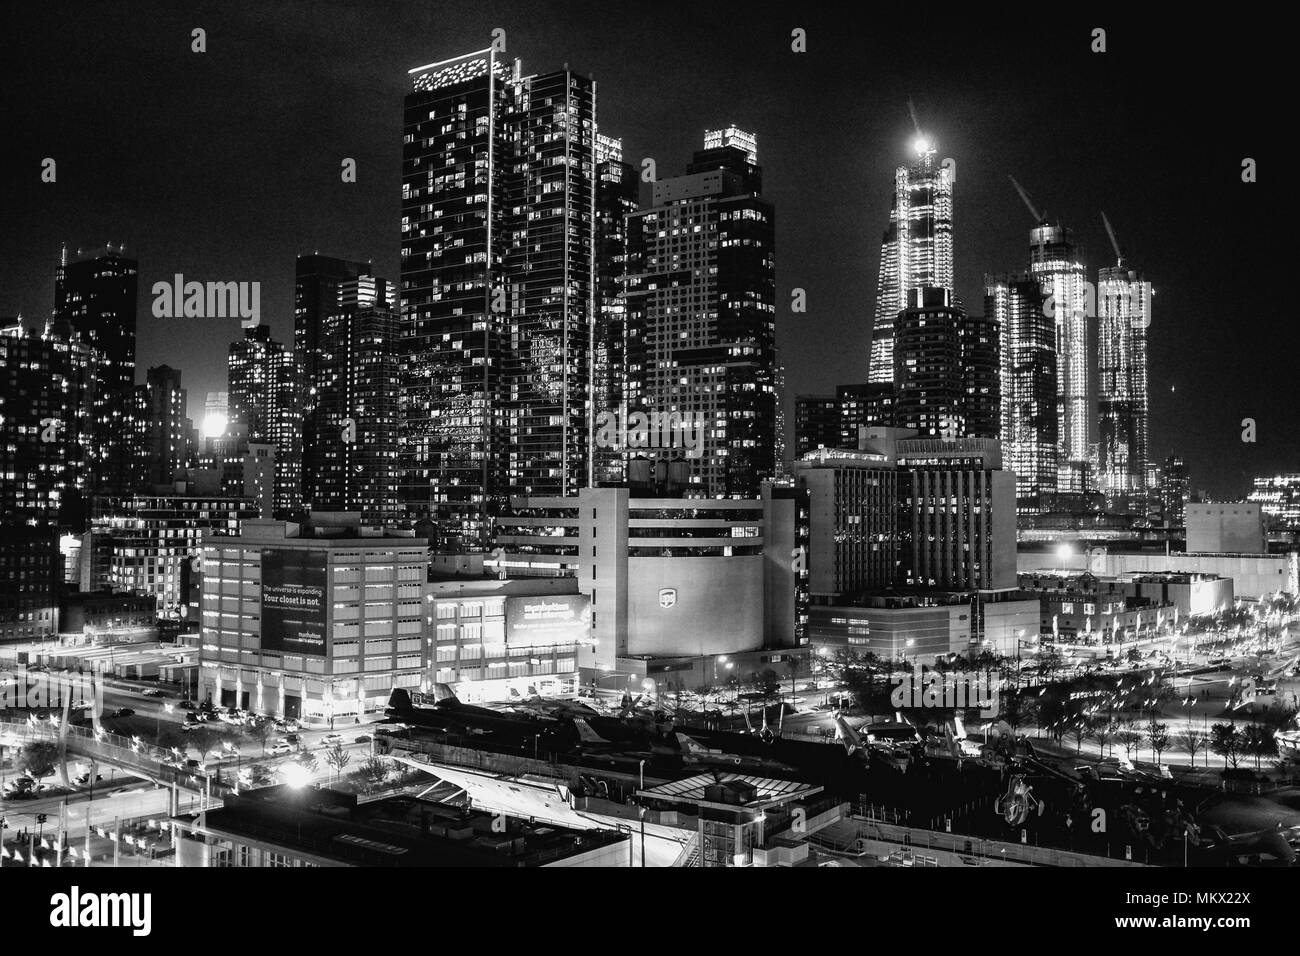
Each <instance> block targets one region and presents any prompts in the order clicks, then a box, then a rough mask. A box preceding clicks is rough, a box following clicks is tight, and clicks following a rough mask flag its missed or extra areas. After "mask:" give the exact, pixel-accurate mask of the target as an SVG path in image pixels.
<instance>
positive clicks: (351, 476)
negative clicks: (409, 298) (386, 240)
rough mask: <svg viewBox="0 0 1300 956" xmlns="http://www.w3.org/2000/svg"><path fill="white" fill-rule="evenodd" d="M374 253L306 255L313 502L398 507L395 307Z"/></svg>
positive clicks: (304, 351) (299, 346)
mask: <svg viewBox="0 0 1300 956" xmlns="http://www.w3.org/2000/svg"><path fill="white" fill-rule="evenodd" d="M370 271H371V270H370V267H369V265H368V264H366V263H360V262H348V261H346V260H343V259H335V258H332V257H329V256H321V255H311V256H300V257H299V258H298V267H297V276H296V280H295V287H294V288H295V308H294V354H295V359H296V364H297V366H298V373H299V378H300V385H301V389H302V409H303V423H302V491H303V495H302V500H303V504H304V505H305V506H306V507H308V508H309V509H312V510H315V511H356V512H361V513H362V514H363V515H365V516H366V517H376V518H377V517H383V516H385V515H392V514H394V513H395V512H396V511H397V451H398V444H397V443H398V397H399V380H398V376H399V372H398V353H397V331H398V330H397V326H398V322H397V311H396V307H395V302H394V301H393V290H392V288H391V286H390V284H389V282H388V280H386V279H380V278H376V277H375V276H373V275H371V274H370Z"/></svg>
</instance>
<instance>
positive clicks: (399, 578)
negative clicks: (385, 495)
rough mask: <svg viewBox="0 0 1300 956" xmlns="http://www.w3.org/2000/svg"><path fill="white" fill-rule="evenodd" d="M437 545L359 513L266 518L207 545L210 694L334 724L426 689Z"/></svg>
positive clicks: (205, 671) (206, 678)
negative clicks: (405, 692)
mask: <svg viewBox="0 0 1300 956" xmlns="http://www.w3.org/2000/svg"><path fill="white" fill-rule="evenodd" d="M428 564H429V557H428V549H427V541H426V540H424V539H422V538H416V537H415V536H414V535H413V534H412V533H404V532H398V531H393V530H390V529H385V528H380V527H370V526H363V525H362V524H361V523H360V516H359V515H355V514H321V515H316V516H313V519H312V521H311V522H309V523H307V524H298V523H295V522H287V521H270V520H262V519H255V520H251V521H247V522H245V524H244V527H243V528H242V530H241V532H240V533H239V534H237V535H227V536H218V535H213V536H210V537H206V538H205V539H204V542H203V596H202V621H203V624H202V636H201V650H200V664H201V668H200V677H199V685H200V686H199V693H200V697H201V699H203V700H209V701H211V702H212V703H213V704H218V705H223V706H236V707H246V708H251V709H252V710H255V711H257V712H258V713H265V714H271V715H274V716H277V717H280V716H284V717H301V718H305V719H307V720H315V721H324V722H331V723H332V722H333V721H334V720H336V719H341V718H343V719H351V718H353V717H357V716H359V715H361V714H363V713H369V712H373V711H381V710H383V708H384V707H385V706H386V704H387V702H388V696H389V694H390V692H391V691H392V689H393V688H394V687H403V688H415V687H419V686H420V685H421V684H422V683H424V682H425V680H426V650H425V626H426V610H425V603H426V602H425V584H426V579H427V575H428Z"/></svg>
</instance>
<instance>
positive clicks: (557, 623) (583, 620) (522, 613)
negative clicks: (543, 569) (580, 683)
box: [506, 594, 591, 647]
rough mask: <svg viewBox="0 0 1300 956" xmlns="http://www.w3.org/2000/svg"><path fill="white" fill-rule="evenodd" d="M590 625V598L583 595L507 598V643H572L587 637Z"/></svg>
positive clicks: (521, 644)
mask: <svg viewBox="0 0 1300 956" xmlns="http://www.w3.org/2000/svg"><path fill="white" fill-rule="evenodd" d="M590 625H591V598H590V597H588V596H587V595H586V594H545V595H538V596H536V597H509V598H506V643H507V644H514V645H520V646H534V647H536V646H545V645H548V644H572V643H574V642H576V641H580V640H583V639H585V638H587V637H588V636H589V635H588V629H589V628H590Z"/></svg>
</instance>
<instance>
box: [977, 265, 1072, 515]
mask: <svg viewBox="0 0 1300 956" xmlns="http://www.w3.org/2000/svg"><path fill="white" fill-rule="evenodd" d="M984 315H985V318H986V321H987V320H992V321H995V322H996V323H997V327H998V329H999V330H1000V339H1001V344H1000V348H999V353H1000V354H999V362H1000V365H1001V375H1000V378H1001V381H1002V395H1001V409H1002V415H1001V417H1002V427H1001V432H1002V449H1003V460H1004V462H1005V464H1006V467H1007V468H1008V469H1009V470H1010V471H1013V472H1015V475H1016V508H1017V510H1018V511H1026V512H1038V511H1042V510H1046V508H1047V507H1049V505H1050V499H1051V497H1052V496H1053V495H1054V494H1055V492H1056V480H1057V467H1056V466H1057V452H1058V448H1057V445H1058V442H1057V413H1056V391H1057V388H1056V327H1055V324H1054V323H1053V321H1052V320H1051V319H1050V318H1048V317H1047V316H1046V315H1045V314H1044V312H1043V293H1042V288H1041V286H1040V285H1039V283H1038V280H1037V278H1036V277H1034V276H1031V275H1028V274H1025V273H1020V274H1018V275H1001V276H988V277H986V278H985V280H984Z"/></svg>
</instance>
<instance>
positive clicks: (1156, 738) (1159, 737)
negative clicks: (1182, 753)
mask: <svg viewBox="0 0 1300 956" xmlns="http://www.w3.org/2000/svg"><path fill="white" fill-rule="evenodd" d="M1147 740H1148V741H1150V743H1151V757H1152V759H1154V760H1155V762H1156V764H1157V765H1158V764H1159V763H1160V755H1161V754H1163V753H1164V752H1165V751H1166V750H1168V749H1169V725H1168V724H1164V723H1161V722H1160V721H1158V720H1156V719H1155V718H1154V717H1152V718H1151V723H1149V724H1148V725H1147Z"/></svg>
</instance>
